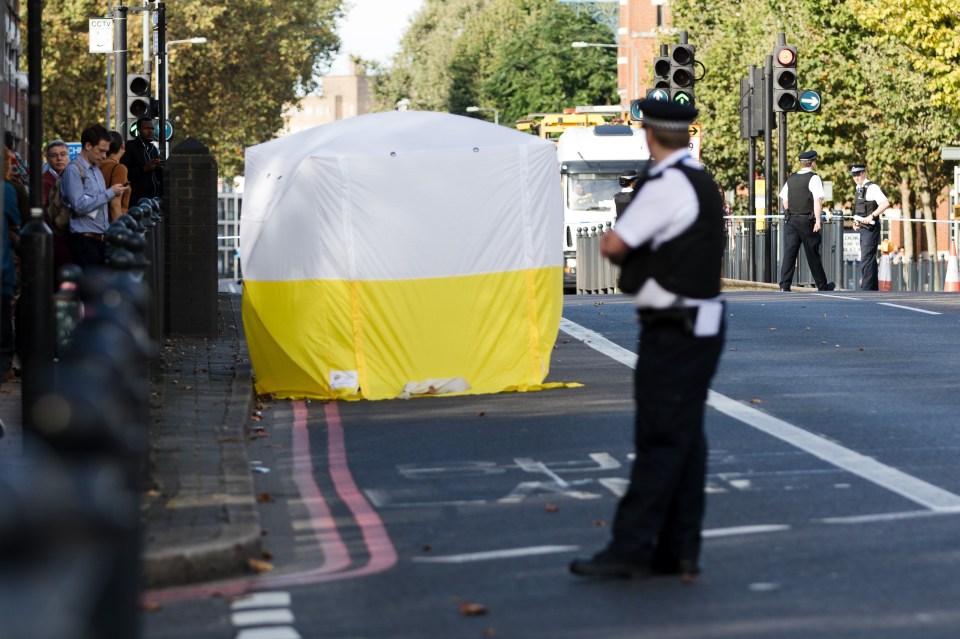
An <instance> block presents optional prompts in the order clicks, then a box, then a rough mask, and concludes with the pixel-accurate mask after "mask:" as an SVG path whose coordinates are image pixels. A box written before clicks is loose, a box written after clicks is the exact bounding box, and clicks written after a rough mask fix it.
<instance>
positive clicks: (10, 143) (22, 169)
mask: <svg viewBox="0 0 960 639" xmlns="http://www.w3.org/2000/svg"><path fill="white" fill-rule="evenodd" d="M3 141H4V145H5V146H6V147H7V148H8V149H10V151H12V152H13V167H12V168H11V173H12V175H13V177H12V179H11V181H12V182H13V183H14V185H17V184H20V185H21V186H23V187H24V188H25V189H26V188H28V187H29V186H30V171H29V169H28V168H27V163H26V161H25V160H24V159H23V157H22V156H21V155H20V153H19V151H17V149H16V148H15V147H16V140H15V139H14V137H13V133H11V132H10V131H7V132H5V133H4V139H3Z"/></svg>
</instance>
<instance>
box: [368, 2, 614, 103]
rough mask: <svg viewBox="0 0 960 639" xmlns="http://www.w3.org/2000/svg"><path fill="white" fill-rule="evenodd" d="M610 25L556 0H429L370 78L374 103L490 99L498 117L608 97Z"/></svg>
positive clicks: (607, 100)
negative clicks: (386, 63)
mask: <svg viewBox="0 0 960 639" xmlns="http://www.w3.org/2000/svg"><path fill="white" fill-rule="evenodd" d="M576 40H586V41H590V42H611V41H612V34H611V33H610V31H609V29H607V28H605V27H603V26H601V25H598V24H597V23H595V22H593V21H592V20H590V19H589V18H587V17H585V16H578V15H577V13H576V12H575V11H574V10H572V9H571V8H570V7H568V6H566V5H561V4H558V3H557V2H555V0H449V1H440V0H427V3H426V5H425V6H424V8H423V9H422V10H421V12H420V13H419V14H418V15H417V16H416V17H415V18H414V21H413V24H412V25H411V27H410V29H409V30H408V31H407V32H406V34H405V35H404V37H403V40H402V42H401V49H400V52H399V53H398V54H397V56H396V57H395V58H394V60H393V64H392V65H391V68H390V69H389V70H388V71H387V72H386V73H385V74H384V75H383V76H381V77H380V79H379V81H378V82H377V83H376V88H375V93H376V95H377V96H378V99H377V102H378V108H381V109H392V108H394V105H395V104H396V102H397V101H398V100H400V99H401V98H407V99H409V100H410V102H411V108H415V109H425V110H434V111H450V112H453V113H464V112H465V109H466V107H467V106H471V105H477V106H490V105H494V106H495V107H496V108H498V109H499V110H500V112H501V114H502V116H501V120H502V121H509V120H511V119H517V118H520V117H522V116H524V115H526V114H527V113H529V112H532V111H534V112H535V111H558V110H560V109H562V108H565V107H572V106H576V105H578V104H613V103H616V102H618V98H617V96H616V54H615V49H599V48H587V49H573V48H572V47H571V46H570V44H571V43H572V42H574V41H576Z"/></svg>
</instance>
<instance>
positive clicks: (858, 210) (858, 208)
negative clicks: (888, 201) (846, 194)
mask: <svg viewBox="0 0 960 639" xmlns="http://www.w3.org/2000/svg"><path fill="white" fill-rule="evenodd" d="M871 184H873V182H871V181H870V180H864V181H863V186H861V188H860V194H859V195H856V196H855V197H856V199H855V200H854V202H853V214H854V215H859V216H860V217H866V216H868V215H870V214H871V213H873V212H874V211H876V210H877V209H878V208H880V205H879V204H877V203H876V202H872V201H870V200H868V199H867V187H868V186H870V185H871Z"/></svg>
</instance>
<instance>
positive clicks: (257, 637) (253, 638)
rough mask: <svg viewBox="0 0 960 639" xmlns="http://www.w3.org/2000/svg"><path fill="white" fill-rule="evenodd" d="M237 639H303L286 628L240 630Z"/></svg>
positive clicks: (294, 631) (295, 632) (292, 630)
mask: <svg viewBox="0 0 960 639" xmlns="http://www.w3.org/2000/svg"><path fill="white" fill-rule="evenodd" d="M237 639H303V637H301V636H300V633H299V632H297V631H296V630H294V629H293V628H290V627H288V626H281V627H278V628H247V629H246V630H241V631H240V634H238V635H237Z"/></svg>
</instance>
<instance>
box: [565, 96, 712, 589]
mask: <svg viewBox="0 0 960 639" xmlns="http://www.w3.org/2000/svg"><path fill="white" fill-rule="evenodd" d="M640 109H641V111H642V112H643V130H644V131H645V134H646V136H647V147H648V148H649V149H650V156H651V157H652V158H653V162H654V165H653V167H652V168H651V169H650V172H649V178H648V179H647V180H646V181H645V182H644V183H643V184H642V185H641V186H639V188H638V189H637V192H636V194H635V196H634V198H633V201H632V202H631V203H630V206H628V207H627V210H626V211H625V212H624V214H623V215H622V216H621V217H620V219H619V220H617V224H616V226H615V227H614V229H613V231H611V232H609V233H605V234H604V235H603V236H602V237H601V238H600V252H601V253H602V254H603V255H604V256H605V257H607V258H608V259H609V260H610V261H611V262H614V263H616V264H620V265H621V269H622V271H621V273H622V275H621V279H620V284H621V288H622V289H623V290H624V291H625V292H631V293H636V295H635V298H634V302H635V303H636V305H637V310H638V312H639V315H640V323H641V324H642V328H641V331H640V341H639V351H638V355H637V366H636V370H635V372H634V397H635V400H636V404H637V412H636V417H635V422H634V446H635V452H636V458H635V459H634V462H633V469H632V470H631V471H630V485H629V487H628V488H627V492H626V493H625V494H624V495H623V497H622V498H621V499H620V502H619V503H618V504H617V511H616V516H615V517H614V521H613V530H612V533H613V538H612V539H611V541H610V543H609V545H608V546H607V547H606V549H604V550H602V551H601V552H599V553H597V554H596V555H594V556H593V557H591V558H589V559H576V560H574V561H573V562H572V563H571V564H570V570H571V572H573V573H575V574H578V575H586V576H594V577H633V576H644V575H647V574H649V573H650V572H654V573H660V574H677V575H681V576H683V577H685V578H689V577H692V576H693V575H695V574H697V573H698V572H699V565H698V561H699V557H700V542H701V525H702V523H703V513H704V505H705V497H704V490H705V486H704V484H705V475H706V466H707V441H706V436H705V435H704V432H703V416H704V406H705V402H706V399H707V387H708V385H709V383H710V380H711V378H712V377H713V374H714V372H715V371H716V369H717V363H718V362H719V360H720V352H721V350H722V347H723V335H724V322H723V301H722V299H721V296H720V274H721V273H720V271H721V261H722V257H723V202H722V201H721V198H720V191H719V189H718V188H717V184H716V182H714V180H713V178H712V177H711V176H710V174H709V173H707V171H706V170H704V168H703V166H702V165H700V164H699V163H698V162H696V161H694V160H693V159H692V158H691V157H690V151H689V144H690V132H689V130H690V123H691V122H692V121H693V120H694V118H696V115H697V110H696V109H694V108H693V107H691V106H686V105H683V106H682V105H680V104H677V103H676V102H659V101H656V100H641V102H640Z"/></svg>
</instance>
